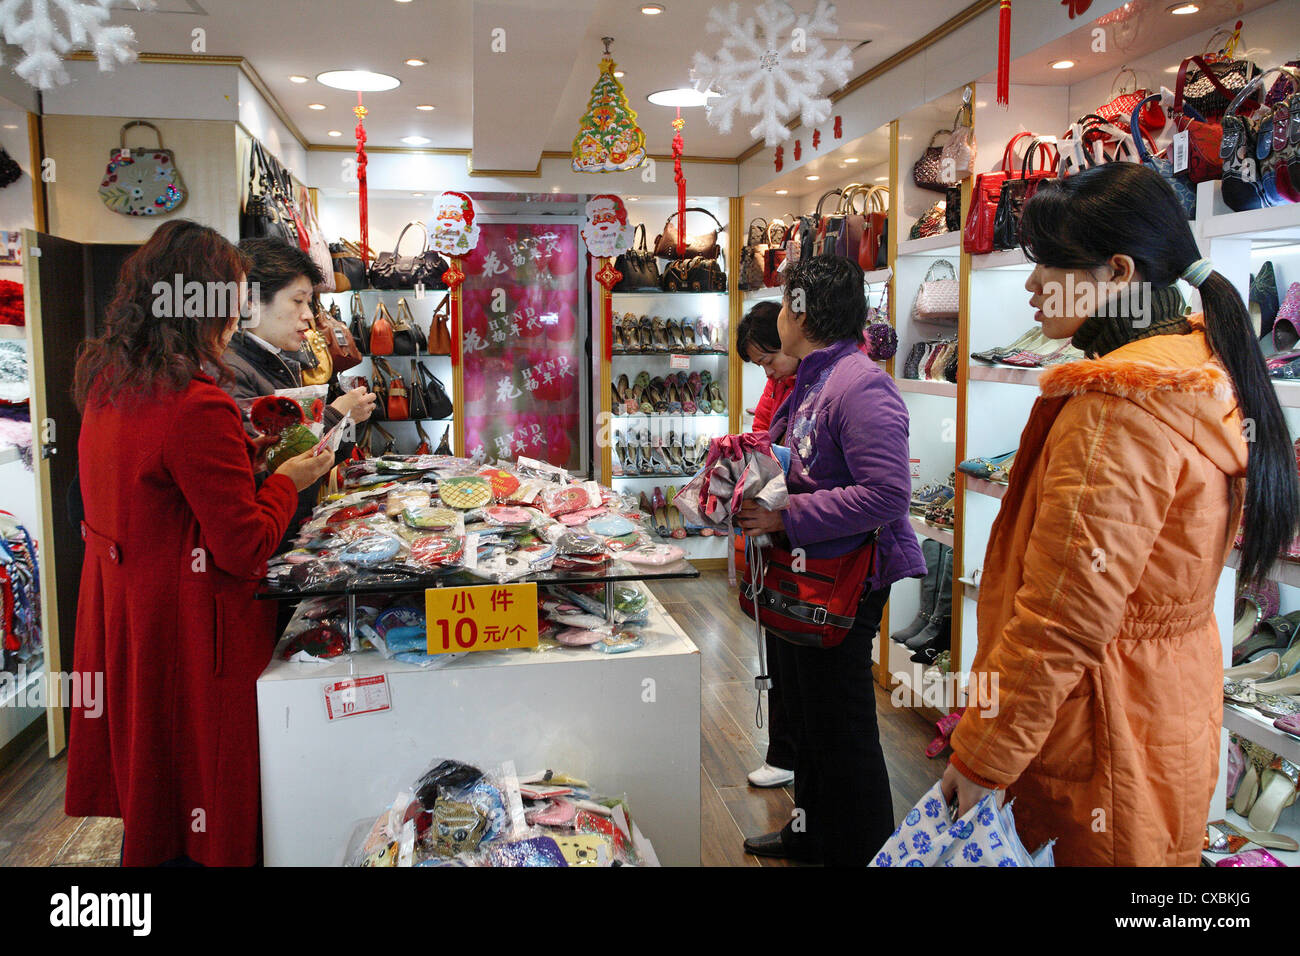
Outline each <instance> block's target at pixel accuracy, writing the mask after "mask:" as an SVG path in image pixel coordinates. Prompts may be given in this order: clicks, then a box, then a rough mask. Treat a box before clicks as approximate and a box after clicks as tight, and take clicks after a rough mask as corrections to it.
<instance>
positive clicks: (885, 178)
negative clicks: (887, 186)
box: [876, 176, 889, 183]
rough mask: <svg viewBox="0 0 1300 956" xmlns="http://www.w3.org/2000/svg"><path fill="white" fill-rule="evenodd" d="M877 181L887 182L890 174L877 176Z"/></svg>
mask: <svg viewBox="0 0 1300 956" xmlns="http://www.w3.org/2000/svg"><path fill="white" fill-rule="evenodd" d="M876 182H878V183H887V182H889V177H888V176H877V177H876Z"/></svg>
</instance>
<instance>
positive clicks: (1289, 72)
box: [1223, 66, 1300, 116]
mask: <svg viewBox="0 0 1300 956" xmlns="http://www.w3.org/2000/svg"><path fill="white" fill-rule="evenodd" d="M1270 73H1280V74H1282V76H1284V77H1286V79H1287V80H1288V82H1290V84H1291V92H1293V93H1294V92H1296V91H1297V90H1300V73H1297V72H1296V71H1295V70H1293V69H1291V67H1289V66H1278V67H1274V68H1273V69H1271V70H1264V71H1263V72H1262V73H1260V74H1259V76H1257V77H1255V78H1254V79H1253V80H1251V81H1250V82H1249V83H1247V84H1246V85H1245V86H1243V87H1242V88H1241V92H1240V93H1238V94H1237V96H1236V98H1235V99H1234V100H1233V101H1232V102H1231V103H1229V104H1228V108H1227V110H1226V111H1225V112H1224V114H1223V115H1224V116H1229V115H1231V116H1236V115H1237V110H1238V109H1240V108H1241V104H1242V103H1243V102H1245V100H1246V99H1247V96H1246V94H1248V93H1249V92H1250V91H1251V90H1252V89H1254V88H1255V87H1259V86H1263V84H1264V77H1266V76H1268V75H1269V74H1270Z"/></svg>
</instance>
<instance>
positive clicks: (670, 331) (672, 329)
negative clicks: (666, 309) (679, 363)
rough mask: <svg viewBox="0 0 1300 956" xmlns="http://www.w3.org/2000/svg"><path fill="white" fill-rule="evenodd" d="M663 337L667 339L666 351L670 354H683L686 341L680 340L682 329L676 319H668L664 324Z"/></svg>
mask: <svg viewBox="0 0 1300 956" xmlns="http://www.w3.org/2000/svg"><path fill="white" fill-rule="evenodd" d="M664 336H665V338H667V339H668V350H669V351H670V352H685V351H686V340H685V339H683V338H682V327H681V326H680V325H679V324H678V323H677V320H676V319H669V320H668V321H667V322H666V323H665V324H664Z"/></svg>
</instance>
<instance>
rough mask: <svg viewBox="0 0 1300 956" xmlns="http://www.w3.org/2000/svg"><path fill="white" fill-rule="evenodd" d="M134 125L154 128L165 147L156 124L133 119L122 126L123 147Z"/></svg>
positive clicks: (155, 133)
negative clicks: (128, 132) (127, 132)
mask: <svg viewBox="0 0 1300 956" xmlns="http://www.w3.org/2000/svg"><path fill="white" fill-rule="evenodd" d="M133 126H145V127H147V128H149V129H151V130H153V132H154V135H155V136H157V137H158V148H159V149H162V148H163V141H162V131H161V130H160V129H158V127H157V126H154V125H153V123H150V122H148V121H147V120H131V122H129V123H127V124H125V125H124V126H123V127H122V137H121V143H122V148H123V149H126V131H127V130H129V129H130V128H131V127H133ZM253 142H257V141H256V140H254V141H253Z"/></svg>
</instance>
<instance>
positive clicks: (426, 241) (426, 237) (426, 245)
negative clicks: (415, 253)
mask: <svg viewBox="0 0 1300 956" xmlns="http://www.w3.org/2000/svg"><path fill="white" fill-rule="evenodd" d="M412 226H419V227H420V231H421V232H422V233H424V247H423V248H422V249H421V250H420V252H419V255H424V254H425V252H427V251H428V249H429V230H428V227H426V226H425V224H424V223H423V222H421V221H420V220H419V219H412V220H411V221H410V222H408V223H407V224H406V225H405V226H403V227H402V231H401V232H399V233H398V234H397V242H395V243H394V244H393V258H394V259H396V258H397V250H398V249H400V248H401V246H402V237H403V236H405V235H406V230H408V229H410V228H411V227H412Z"/></svg>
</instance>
